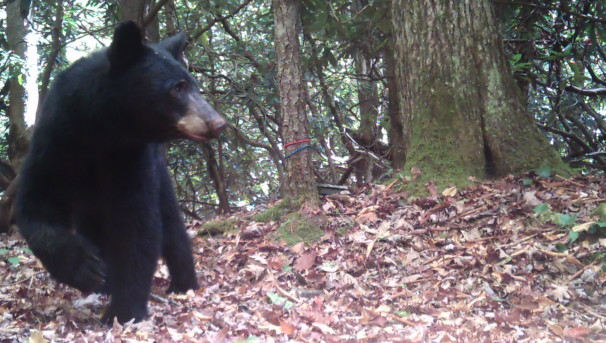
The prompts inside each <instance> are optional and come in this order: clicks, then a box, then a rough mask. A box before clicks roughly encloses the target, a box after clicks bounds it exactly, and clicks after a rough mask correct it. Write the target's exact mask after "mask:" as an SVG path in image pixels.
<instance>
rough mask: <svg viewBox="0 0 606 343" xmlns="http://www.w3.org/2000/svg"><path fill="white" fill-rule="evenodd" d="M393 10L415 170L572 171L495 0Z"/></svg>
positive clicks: (419, 3) (400, 4)
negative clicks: (535, 103) (538, 124)
mask: <svg viewBox="0 0 606 343" xmlns="http://www.w3.org/2000/svg"><path fill="white" fill-rule="evenodd" d="M393 13H394V15H393V26H394V37H395V49H396V63H397V64H398V68H397V76H398V78H399V85H398V86H399V89H400V100H401V101H400V106H401V113H402V116H403V122H404V126H405V127H408V128H410V129H409V131H410V138H409V139H410V141H409V145H408V149H407V150H408V156H407V162H406V168H407V169H408V168H409V167H413V166H416V167H419V168H420V169H421V173H422V174H421V175H423V176H422V177H423V178H424V179H430V178H431V179H436V180H443V181H453V182H455V183H456V182H457V181H462V182H464V181H465V179H466V178H467V177H468V176H476V177H480V178H482V177H490V176H501V175H505V174H508V173H520V172H524V171H528V170H532V169H535V168H540V167H546V168H552V169H553V170H557V171H567V169H566V167H565V166H564V165H563V163H562V162H561V159H560V158H559V156H558V154H557V153H556V152H555V150H554V149H553V148H552V147H551V146H550V145H549V143H548V141H547V139H546V138H545V137H544V136H542V135H541V134H540V133H539V132H538V131H537V130H536V128H535V125H534V121H533V119H532V117H531V116H530V115H529V114H528V112H527V111H526V109H525V106H524V103H523V102H522V99H521V97H520V94H519V89H518V87H517V86H516V84H515V82H514V79H513V76H512V75H511V72H510V70H509V67H508V64H507V61H506V59H505V56H504V52H503V48H502V42H501V40H500V38H499V36H498V34H497V29H496V24H495V17H494V14H493V12H492V8H491V5H490V3H489V1H488V0H443V1H426V0H395V1H394V8H393Z"/></svg>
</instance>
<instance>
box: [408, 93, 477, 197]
mask: <svg viewBox="0 0 606 343" xmlns="http://www.w3.org/2000/svg"><path fill="white" fill-rule="evenodd" d="M431 95H432V96H431V99H430V100H429V103H428V104H427V106H424V107H419V108H418V113H417V114H416V115H415V116H414V118H413V123H412V127H414V128H415V132H413V134H412V136H411V142H410V147H409V151H410V153H409V154H408V159H407V161H406V165H405V167H404V173H406V174H408V175H406V176H408V177H407V179H408V180H410V182H406V183H403V184H402V186H401V187H400V188H402V189H404V190H407V191H409V192H410V193H411V195H413V196H424V195H427V194H428V192H427V189H426V184H427V183H428V182H429V181H434V182H435V183H436V185H437V187H438V189H439V190H442V189H444V188H446V187H452V186H456V187H459V188H462V187H465V186H467V185H469V181H468V180H467V179H468V177H469V176H475V177H477V178H478V179H482V178H484V177H485V169H484V168H485V167H484V164H485V163H484V161H485V158H484V155H483V154H484V152H483V151H477V150H478V149H477V147H478V146H481V143H482V142H481V140H482V134H481V131H480V123H478V122H477V120H475V119H474V117H473V115H468V116H461V115H460V114H459V112H460V108H459V106H462V105H464V103H465V101H466V100H465V99H459V98H456V97H455V96H453V95H452V94H451V92H449V91H448V89H447V87H445V86H438V87H436V88H433V91H432V94H431ZM474 120H475V121H474ZM413 167H416V168H418V169H419V170H420V172H421V173H420V174H419V175H417V176H416V177H415V178H414V180H413V178H412V177H410V172H411V168H413ZM399 177H402V175H399Z"/></svg>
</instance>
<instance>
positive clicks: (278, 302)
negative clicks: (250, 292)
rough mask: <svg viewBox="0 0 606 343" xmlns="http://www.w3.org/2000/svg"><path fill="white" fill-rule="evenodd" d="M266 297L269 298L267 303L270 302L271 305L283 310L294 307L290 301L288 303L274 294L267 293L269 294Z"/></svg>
mask: <svg viewBox="0 0 606 343" xmlns="http://www.w3.org/2000/svg"><path fill="white" fill-rule="evenodd" d="M267 297H268V298H269V301H271V303H272V304H274V305H277V306H279V307H282V308H284V309H285V310H288V309H291V308H293V307H294V306H295V304H294V303H293V302H292V301H290V300H288V299H287V298H284V297H282V296H280V295H278V294H276V293H272V292H269V293H267Z"/></svg>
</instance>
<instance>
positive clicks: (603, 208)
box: [591, 203, 606, 222]
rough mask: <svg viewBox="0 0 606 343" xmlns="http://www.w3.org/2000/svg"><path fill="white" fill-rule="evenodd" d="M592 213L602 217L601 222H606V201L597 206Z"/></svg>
mask: <svg viewBox="0 0 606 343" xmlns="http://www.w3.org/2000/svg"><path fill="white" fill-rule="evenodd" d="M591 215H593V216H597V217H598V218H600V221H601V222H606V203H602V204H600V205H599V206H598V207H596V208H595V209H594V210H593V211H592V212H591Z"/></svg>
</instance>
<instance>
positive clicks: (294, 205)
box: [253, 197, 302, 223]
mask: <svg viewBox="0 0 606 343" xmlns="http://www.w3.org/2000/svg"><path fill="white" fill-rule="evenodd" d="M301 204H302V200H301V199H296V200H292V199H291V198H288V197H286V198H284V199H282V201H280V202H279V203H277V204H275V205H274V206H273V207H271V208H268V209H267V210H265V211H263V212H261V213H259V214H256V215H254V216H253V220H254V221H257V222H264V223H265V222H271V221H274V222H275V221H278V220H280V219H282V218H283V217H284V216H285V215H286V214H287V213H290V212H293V211H294V210H298V209H300V208H301Z"/></svg>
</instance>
